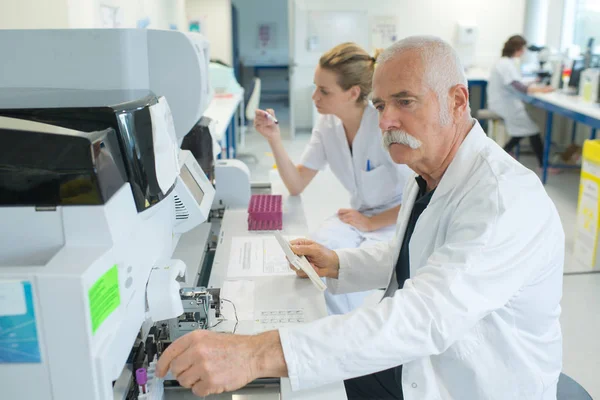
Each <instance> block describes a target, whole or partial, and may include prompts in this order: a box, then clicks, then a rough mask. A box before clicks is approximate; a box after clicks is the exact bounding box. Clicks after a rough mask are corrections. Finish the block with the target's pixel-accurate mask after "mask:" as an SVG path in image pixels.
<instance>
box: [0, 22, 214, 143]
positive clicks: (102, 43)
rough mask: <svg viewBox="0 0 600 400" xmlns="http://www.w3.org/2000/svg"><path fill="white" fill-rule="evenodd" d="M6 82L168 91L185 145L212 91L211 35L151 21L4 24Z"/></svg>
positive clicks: (0, 49) (0, 73)
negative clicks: (152, 25) (132, 24)
mask: <svg viewBox="0 0 600 400" xmlns="http://www.w3.org/2000/svg"><path fill="white" fill-rule="evenodd" d="M0 54H3V57H2V63H0V88H56V89H95V90H112V89H115V90H151V91H152V92H154V93H155V94H156V95H158V96H165V97H166V98H167V101H168V102H169V105H170V107H171V110H172V112H173V119H174V120H175V132H176V134H177V138H178V139H179V143H178V144H179V145H180V144H181V141H182V140H183V137H184V136H185V135H186V134H187V133H188V132H189V131H190V130H191V129H192V127H193V126H194V125H195V124H196V123H197V122H198V121H199V120H200V117H201V116H202V114H203V113H204V111H205V110H206V108H207V107H208V104H209V103H210V100H211V98H212V93H211V89H210V85H209V81H208V65H209V62H210V56H209V43H208V41H207V40H206V39H205V38H204V36H202V35H201V34H199V33H192V32H188V33H184V32H179V31H162V30H151V29H51V30H45V29H37V30H3V31H1V34H0Z"/></svg>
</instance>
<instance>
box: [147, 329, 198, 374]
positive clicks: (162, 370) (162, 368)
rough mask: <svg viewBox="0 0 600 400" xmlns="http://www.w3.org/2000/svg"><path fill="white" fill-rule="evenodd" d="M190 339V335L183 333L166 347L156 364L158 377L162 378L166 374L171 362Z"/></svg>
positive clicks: (186, 345)
mask: <svg viewBox="0 0 600 400" xmlns="http://www.w3.org/2000/svg"><path fill="white" fill-rule="evenodd" d="M190 341H191V336H190V335H184V336H182V337H180V338H179V339H177V340H176V341H174V342H173V343H171V345H170V346H169V347H167V350H165V351H164V353H163V354H162V356H160V359H159V360H158V363H157V364H156V375H157V376H158V377H159V378H162V377H164V376H165V375H166V374H167V372H168V371H169V368H170V367H171V362H172V361H173V360H174V359H175V358H177V356H179V355H180V354H181V353H183V352H184V351H185V350H186V349H187V348H188V347H189V345H190Z"/></svg>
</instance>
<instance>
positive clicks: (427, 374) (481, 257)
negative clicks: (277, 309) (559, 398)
mask: <svg viewBox="0 0 600 400" xmlns="http://www.w3.org/2000/svg"><path fill="white" fill-rule="evenodd" d="M417 193H418V186H417V184H416V182H415V181H414V179H411V180H409V182H408V184H407V186H406V188H405V199H404V203H403V207H402V209H401V210H400V214H399V217H398V224H397V225H398V229H397V233H396V236H395V238H394V240H393V241H391V242H390V243H387V244H381V245H377V246H374V247H371V248H362V249H352V250H339V251H337V253H338V256H339V259H340V271H339V279H338V280H335V279H328V284H329V287H330V288H332V289H333V290H337V291H340V292H344V291H348V290H364V289H368V288H375V287H381V286H384V285H388V287H389V289H390V290H389V294H391V296H390V297H385V298H384V299H383V300H382V301H381V302H380V303H379V304H378V305H377V306H375V307H369V308H359V309H357V310H355V311H353V312H351V313H349V314H346V315H339V316H333V317H329V318H323V319H320V320H317V321H314V322H312V323H310V324H305V325H301V326H298V327H293V328H282V329H280V330H279V333H280V337H281V344H282V347H283V352H284V356H285V360H286V363H287V369H288V373H289V376H290V380H291V383H292V388H293V389H294V390H298V389H303V388H309V387H314V386H319V385H322V384H326V383H330V382H335V381H340V380H343V379H347V378H352V377H356V376H362V375H366V374H370V373H373V372H376V371H381V370H384V369H388V368H392V367H395V366H397V365H400V364H402V365H403V371H402V387H403V391H404V398H405V399H406V400H430V399H453V400H458V399H460V400H463V399H464V400H471V399H477V400H486V399H494V400H495V399H497V400H507V399H519V400H528V399H531V400H534V399H535V400H550V399H552V400H554V399H556V384H557V381H558V377H559V374H560V371H561V362H562V336H561V330H560V324H559V315H560V305H559V303H560V299H561V295H562V273H563V262H564V232H563V229H562V226H561V222H560V218H559V216H558V213H557V211H556V208H555V207H554V204H553V203H552V201H551V200H550V198H549V197H548V195H547V194H546V192H545V190H544V188H543V186H542V185H541V182H540V180H539V178H538V177H537V176H536V175H535V174H534V173H533V172H531V171H530V170H528V169H526V168H525V167H523V166H522V165H521V164H519V163H518V162H517V161H516V160H514V159H513V158H512V157H510V155H508V154H507V153H506V152H504V151H503V150H502V149H501V148H500V147H499V146H498V145H497V144H495V143H494V142H493V141H492V140H491V139H489V138H487V137H486V136H485V133H484V132H483V130H482V129H481V127H480V126H479V124H477V123H476V124H475V126H474V127H473V129H472V130H471V132H470V133H469V135H468V136H467V138H466V139H465V141H464V142H463V143H462V145H461V147H460V149H459V151H458V152H457V154H456V156H455V158H454V160H453V161H452V163H451V164H450V166H449V167H448V169H447V171H446V173H445V174H444V176H443V178H442V180H441V181H440V183H439V185H438V187H437V189H436V191H435V193H434V194H433V196H432V199H431V201H430V203H429V206H428V207H427V209H426V210H425V211H424V212H423V214H421V216H420V218H419V220H418V222H417V225H416V227H415V230H414V233H413V236H412V238H411V241H410V275H411V279H409V280H407V281H406V282H405V285H404V288H403V289H402V290H394V289H395V288H396V287H397V284H396V283H395V280H396V278H395V272H394V266H395V264H396V260H397V258H398V255H399V251H400V246H401V243H402V238H403V236H404V232H405V229H406V226H407V222H408V219H409V215H410V212H411V209H412V207H413V204H414V201H415V198H416V196H417ZM365 267H368V269H367V268H365Z"/></svg>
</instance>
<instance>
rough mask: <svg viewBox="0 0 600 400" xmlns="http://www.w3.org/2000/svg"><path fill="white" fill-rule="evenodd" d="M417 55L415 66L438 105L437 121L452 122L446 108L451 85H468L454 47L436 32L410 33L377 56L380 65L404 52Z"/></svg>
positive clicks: (444, 123) (443, 123) (442, 122)
mask: <svg viewBox="0 0 600 400" xmlns="http://www.w3.org/2000/svg"><path fill="white" fill-rule="evenodd" d="M407 52H410V53H414V54H415V56H417V57H419V56H420V63H419V62H415V63H413V65H414V66H415V68H422V69H423V80H424V83H425V85H427V87H429V88H430V89H431V90H433V91H434V92H435V93H436V96H437V99H438V103H439V106H440V122H441V124H442V125H447V124H449V123H450V122H451V116H450V110H449V108H448V97H449V92H450V89H451V88H452V87H454V86H456V85H458V84H460V85H464V86H465V87H466V86H467V77H466V75H465V72H464V68H463V66H462V63H461V62H460V59H459V57H458V54H457V53H456V51H455V50H454V49H453V48H452V46H450V44H448V43H447V42H445V41H443V40H442V39H440V38H438V37H435V36H410V37H407V38H405V39H402V40H399V41H398V42H396V43H394V44H393V45H391V46H390V47H388V48H387V49H385V51H384V52H383V53H381V55H380V56H379V58H378V59H377V63H378V64H379V65H382V64H385V63H387V62H388V61H390V60H393V59H395V58H397V57H398V56H400V55H401V54H404V53H407Z"/></svg>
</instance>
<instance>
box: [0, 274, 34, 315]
mask: <svg viewBox="0 0 600 400" xmlns="http://www.w3.org/2000/svg"><path fill="white" fill-rule="evenodd" d="M26 312H27V304H26V302H25V292H24V291H23V284H22V283H21V281H3V282H0V316H3V317H5V316H11V315H23V314H25V313H26Z"/></svg>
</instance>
